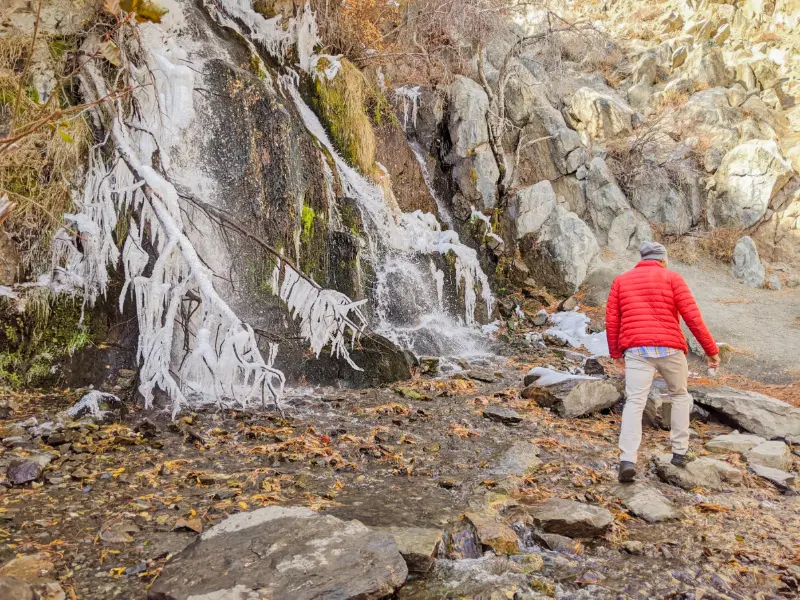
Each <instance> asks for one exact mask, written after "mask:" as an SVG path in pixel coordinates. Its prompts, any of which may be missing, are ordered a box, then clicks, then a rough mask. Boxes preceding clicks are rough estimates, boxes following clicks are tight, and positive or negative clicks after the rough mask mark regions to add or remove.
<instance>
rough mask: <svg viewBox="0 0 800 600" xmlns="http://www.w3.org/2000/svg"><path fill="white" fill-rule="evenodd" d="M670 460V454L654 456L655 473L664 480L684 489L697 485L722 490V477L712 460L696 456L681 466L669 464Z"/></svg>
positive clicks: (696, 486)
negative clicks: (696, 457)
mask: <svg viewBox="0 0 800 600" xmlns="http://www.w3.org/2000/svg"><path fill="white" fill-rule="evenodd" d="M670 460H672V454H659V455H658V456H656V457H655V465H656V473H657V474H658V476H659V477H660V478H661V479H662V480H663V481H664V482H666V483H669V484H671V485H676V486H678V487H680V488H683V489H684V490H692V489H694V488H698V487H699V488H705V489H708V490H714V491H720V490H722V488H723V486H722V478H721V477H720V474H719V470H718V467H717V465H716V464H715V463H714V462H711V461H710V460H708V459H704V458H698V459H696V460H693V461H692V462H690V463H689V464H687V465H686V466H685V467H683V468H681V467H676V466H675V465H673V464H671V463H670Z"/></svg>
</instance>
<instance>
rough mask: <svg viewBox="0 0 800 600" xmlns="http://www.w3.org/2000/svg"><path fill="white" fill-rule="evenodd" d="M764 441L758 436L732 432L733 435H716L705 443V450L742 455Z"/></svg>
mask: <svg viewBox="0 0 800 600" xmlns="http://www.w3.org/2000/svg"><path fill="white" fill-rule="evenodd" d="M765 441H766V440H765V439H764V438H762V437H761V436H758V435H752V434H750V433H739V432H738V431H734V432H733V433H726V434H723V435H718V436H717V437H715V438H714V439H713V440H711V441H710V442H708V443H706V450H708V451H709V452H719V453H725V452H738V453H739V454H744V453H745V452H747V451H748V450H750V449H751V448H753V447H755V446H758V445H759V444H761V443H763V442H765Z"/></svg>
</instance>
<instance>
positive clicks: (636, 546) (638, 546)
mask: <svg viewBox="0 0 800 600" xmlns="http://www.w3.org/2000/svg"><path fill="white" fill-rule="evenodd" d="M622 549H623V550H625V552H627V553H628V554H644V542H639V541H636V540H628V541H627V542H623V543H622Z"/></svg>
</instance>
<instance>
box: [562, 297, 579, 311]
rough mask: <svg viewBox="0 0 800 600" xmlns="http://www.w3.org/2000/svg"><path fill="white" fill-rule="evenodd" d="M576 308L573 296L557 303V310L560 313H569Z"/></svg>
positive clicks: (576, 303)
mask: <svg viewBox="0 0 800 600" xmlns="http://www.w3.org/2000/svg"><path fill="white" fill-rule="evenodd" d="M576 306H578V299H577V298H576V297H575V296H570V297H569V298H566V299H565V300H562V301H561V302H559V304H558V310H559V311H561V312H569V311H571V310H572V309H573V308H575V307H576Z"/></svg>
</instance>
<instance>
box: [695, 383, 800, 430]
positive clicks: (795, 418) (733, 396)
mask: <svg viewBox="0 0 800 600" xmlns="http://www.w3.org/2000/svg"><path fill="white" fill-rule="evenodd" d="M690 391H691V393H692V395H693V396H694V400H695V402H696V403H698V404H700V405H701V406H704V407H705V408H708V409H711V410H712V411H716V412H719V413H722V414H723V415H725V417H727V418H728V419H729V420H731V421H733V422H734V423H735V424H736V425H737V426H739V427H741V428H742V429H744V430H745V431H749V432H750V433H754V434H756V435H759V436H761V437H763V438H766V439H768V440H771V439H777V438H780V439H783V438H785V437H786V436H790V435H800V408H797V407H796V406H792V405H791V404H787V403H786V402H781V401H780V400H777V399H776V398H771V397H770V396H765V395H764V394H758V393H756V392H747V391H743V390H736V389H733V388H729V387H725V386H716V387H705V386H702V387H694V388H692V389H691V390H690Z"/></svg>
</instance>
